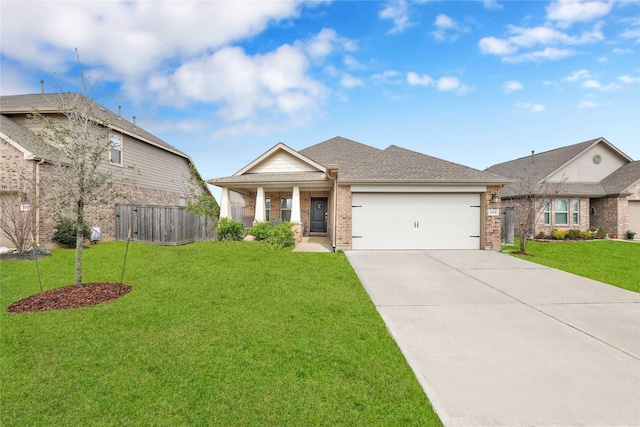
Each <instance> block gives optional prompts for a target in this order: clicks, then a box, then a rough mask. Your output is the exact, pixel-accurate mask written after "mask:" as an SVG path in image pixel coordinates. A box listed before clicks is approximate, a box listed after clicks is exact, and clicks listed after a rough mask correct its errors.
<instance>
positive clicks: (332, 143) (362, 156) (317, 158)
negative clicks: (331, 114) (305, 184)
mask: <svg viewBox="0 0 640 427" xmlns="http://www.w3.org/2000/svg"><path fill="white" fill-rule="evenodd" d="M298 152H299V153H300V154H302V155H303V156H306V157H308V158H310V159H311V160H313V161H314V162H316V163H320V164H321V165H323V166H325V167H326V166H328V165H338V170H339V171H341V172H342V171H345V170H349V169H351V168H353V167H356V166H357V165H359V164H360V163H363V162H366V161H367V160H368V159H370V158H371V157H372V156H375V155H377V154H379V153H380V152H381V150H379V149H378V148H375V147H371V146H369V145H365V144H361V143H359V142H356V141H352V140H350V139H346V138H342V137H341V136H336V137H335V138H331V139H329V140H326V141H324V142H321V143H319V144H316V145H312V146H311V147H307V148H305V149H302V150H300V151H298Z"/></svg>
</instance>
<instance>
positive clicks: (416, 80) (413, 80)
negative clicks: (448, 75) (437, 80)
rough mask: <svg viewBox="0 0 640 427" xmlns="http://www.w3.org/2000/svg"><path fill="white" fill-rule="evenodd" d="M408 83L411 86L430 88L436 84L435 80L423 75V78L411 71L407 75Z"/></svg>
mask: <svg viewBox="0 0 640 427" xmlns="http://www.w3.org/2000/svg"><path fill="white" fill-rule="evenodd" d="M407 83H409V84H410V85H411V86H430V85H432V84H433V83H434V81H433V78H431V77H430V76H428V75H426V74H423V75H422V76H420V75H418V74H417V73H414V72H413V71H410V72H409V73H407Z"/></svg>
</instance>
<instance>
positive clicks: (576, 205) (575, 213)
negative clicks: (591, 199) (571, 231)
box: [571, 199, 580, 225]
mask: <svg viewBox="0 0 640 427" xmlns="http://www.w3.org/2000/svg"><path fill="white" fill-rule="evenodd" d="M571 216H572V218H571V221H572V224H574V225H579V224H580V200H578V199H573V200H572V201H571Z"/></svg>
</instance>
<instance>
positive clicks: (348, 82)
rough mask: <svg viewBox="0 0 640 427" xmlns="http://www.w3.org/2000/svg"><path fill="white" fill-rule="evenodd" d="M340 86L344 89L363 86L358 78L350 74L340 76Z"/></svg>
mask: <svg viewBox="0 0 640 427" xmlns="http://www.w3.org/2000/svg"><path fill="white" fill-rule="evenodd" d="M340 85H341V86H342V87H344V88H347V89H352V88H354V87H356V86H363V85H364V82H363V81H362V79H360V78H358V77H354V76H352V75H351V74H346V73H345V74H344V75H343V76H342V79H340Z"/></svg>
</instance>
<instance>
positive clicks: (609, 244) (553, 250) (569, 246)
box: [502, 239, 640, 292]
mask: <svg viewBox="0 0 640 427" xmlns="http://www.w3.org/2000/svg"><path fill="white" fill-rule="evenodd" d="M502 248H503V250H505V251H515V250H517V248H518V241H517V239H516V242H515V247H514V246H503V247H502ZM527 252H528V253H530V254H532V255H533V256H526V255H516V256H518V258H522V259H525V260H527V261H532V262H535V263H538V264H542V265H546V266H548V267H553V268H557V269H558V270H563V271H568V272H569V273H573V274H577V275H579V276H583V277H588V278H590V279H593V280H597V281H599V282H604V283H608V284H610V285H613V286H617V287H619V288H623V289H627V290H630V291H635V292H640V267H639V265H640V244H638V243H632V242H619V241H615V240H588V241H566V242H565V241H562V242H536V241H529V242H527Z"/></svg>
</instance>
